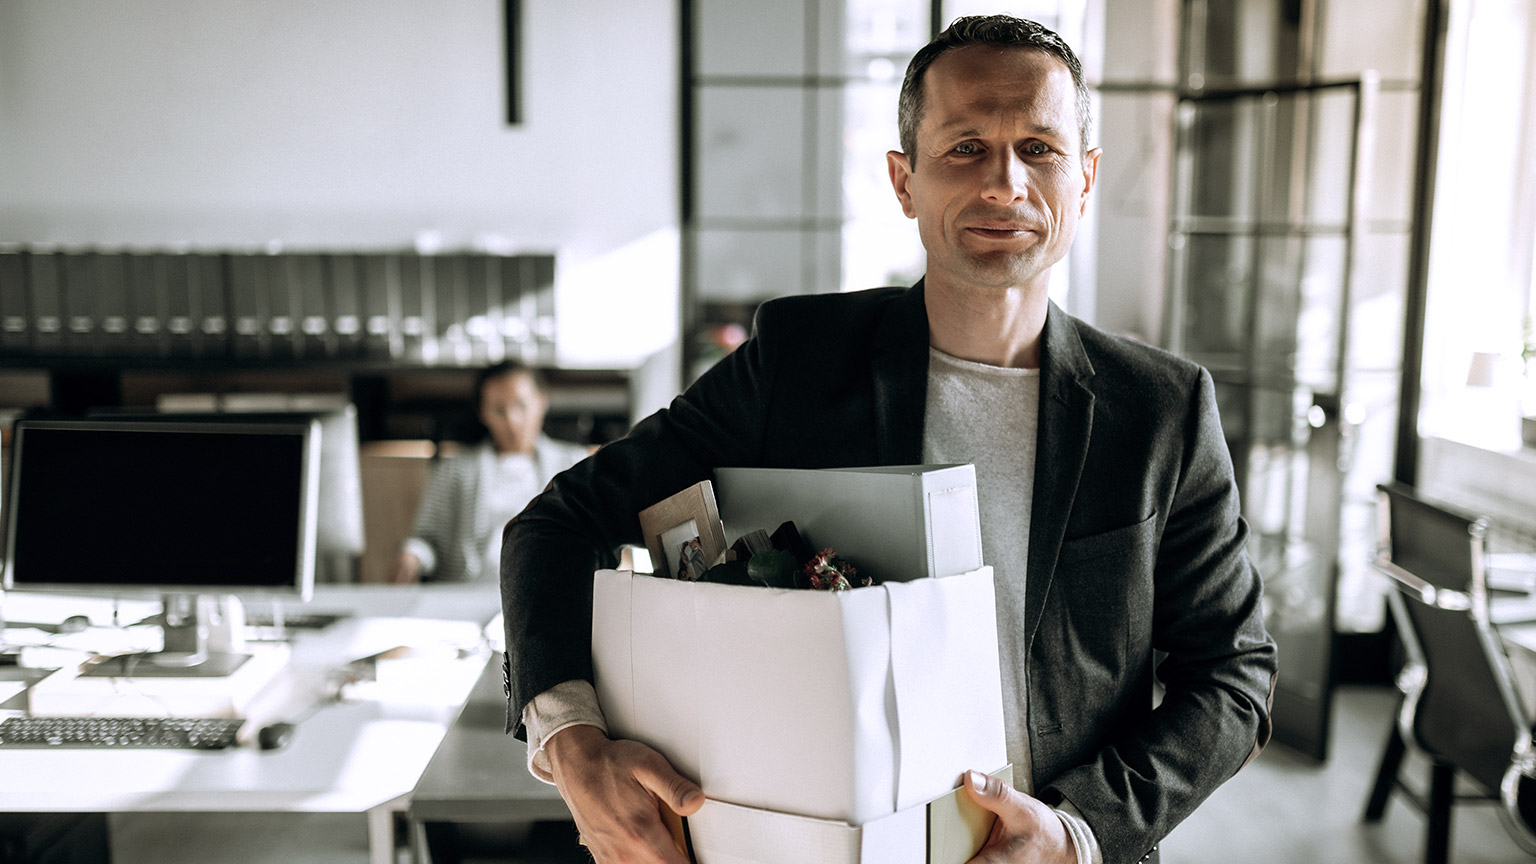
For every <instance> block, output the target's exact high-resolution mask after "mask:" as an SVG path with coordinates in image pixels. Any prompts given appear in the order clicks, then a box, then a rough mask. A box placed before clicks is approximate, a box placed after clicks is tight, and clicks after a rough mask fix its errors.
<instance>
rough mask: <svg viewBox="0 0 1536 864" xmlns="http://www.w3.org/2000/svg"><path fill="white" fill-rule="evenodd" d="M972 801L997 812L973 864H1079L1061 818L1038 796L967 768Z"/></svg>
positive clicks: (966, 789)
mask: <svg viewBox="0 0 1536 864" xmlns="http://www.w3.org/2000/svg"><path fill="white" fill-rule="evenodd" d="M965 791H966V793H967V794H968V795H970V796H971V800H972V801H975V802H976V803H977V804H980V805H981V806H982V807H985V808H987V809H988V810H991V811H992V812H993V813H996V814H997V821H996V822H993V823H992V833H991V834H989V835H987V843H986V845H985V846H982V847H981V851H980V852H977V853H976V857H975V858H972V859H971V860H970V862H969V864H1077V850H1076V847H1074V846H1073V845H1072V838H1071V837H1069V836H1068V835H1067V828H1066V826H1065V825H1062V824H1061V817H1060V816H1057V815H1056V811H1054V810H1052V809H1051V808H1049V807H1047V806H1046V805H1045V804H1044V803H1043V802H1042V801H1040V800H1039V799H1038V798H1033V797H1031V796H1029V795H1025V794H1024V793H1023V792H1020V791H1018V790H1017V789H1014V788H1013V787H1012V786H1009V785H1008V784H1007V783H1004V782H1003V781H1001V780H999V779H997V778H996V777H992V776H990V775H988V774H984V773H982V772H980V771H967V772H966V777H965Z"/></svg>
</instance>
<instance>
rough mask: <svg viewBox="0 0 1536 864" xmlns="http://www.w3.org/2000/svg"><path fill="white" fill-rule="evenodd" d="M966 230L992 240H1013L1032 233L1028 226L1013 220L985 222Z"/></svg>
mask: <svg viewBox="0 0 1536 864" xmlns="http://www.w3.org/2000/svg"><path fill="white" fill-rule="evenodd" d="M966 230H967V231H969V232H971V233H972V234H975V235H977V236H979V237H985V238H987V239H990V240H1012V239H1014V238H1017V237H1023V236H1024V235H1026V234H1028V233H1030V228H1029V227H1028V226H1026V225H1020V224H1017V223H1011V222H984V223H980V224H977V225H971V226H969V227H967V228H966Z"/></svg>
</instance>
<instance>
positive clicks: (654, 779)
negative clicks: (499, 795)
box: [544, 726, 704, 864]
mask: <svg viewBox="0 0 1536 864" xmlns="http://www.w3.org/2000/svg"><path fill="white" fill-rule="evenodd" d="M544 750H545V752H546V753H548V754H549V766H550V771H551V773H553V774H554V775H555V785H556V786H558V787H559V788H560V797H562V798H564V799H565V803H566V806H568V807H570V808H571V815H572V816H574V817H575V818H576V829H577V830H578V831H580V832H581V839H582V842H583V843H585V844H586V847H587V850H588V851H590V852H591V853H592V857H593V858H595V859H596V860H597V862H598V864H630V862H635V864H687V860H688V859H687V858H686V857H685V856H684V855H683V854H682V853H681V852H678V851H677V847H676V846H674V845H673V843H672V835H671V834H670V833H669V832H668V831H667V828H666V826H664V825H663V824H662V822H661V811H660V810H659V809H658V807H659V806H660V805H663V804H664V805H666V806H667V807H670V808H671V809H672V810H673V812H676V813H678V814H680V815H683V816H689V815H692V814H693V813H695V812H697V811H698V809H699V808H700V807H702V806H704V790H702V789H700V788H699V787H698V784H696V783H694V782H693V781H691V780H689V779H688V778H686V777H684V776H683V775H681V774H679V773H677V772H676V771H674V770H673V769H672V765H671V764H670V763H668V762H667V760H666V757H664V756H662V755H661V754H660V753H657V752H656V751H655V750H652V749H651V748H649V747H647V746H645V745H644V744H641V743H639V742H638V741H612V740H609V738H608V736H607V735H604V734H603V731H602V730H601V729H599V728H597V727H596V726H569V727H567V728H565V729H562V730H560V731H559V732H556V733H555V734H554V735H551V736H550V738H549V740H548V741H546V742H545V743H544Z"/></svg>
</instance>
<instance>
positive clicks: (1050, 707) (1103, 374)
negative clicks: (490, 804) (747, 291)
mask: <svg viewBox="0 0 1536 864" xmlns="http://www.w3.org/2000/svg"><path fill="white" fill-rule="evenodd" d="M1042 355H1043V356H1042V363H1041V367H1042V368H1041V388H1040V413H1039V433H1038V434H1039V437H1038V440H1037V445H1036V447H1037V449H1036V463H1035V485H1034V499H1033V506H1032V509H1031V513H1030V514H1029V517H1030V518H1029V567H1028V573H1027V574H1026V586H1025V597H1026V599H1025V610H1024V614H1025V620H1026V628H1027V629H1026V640H1027V643H1028V645H1029V649H1028V650H1029V657H1028V659H1027V663H1028V667H1027V668H1028V677H1029V705H1028V728H1029V736H1030V750H1031V758H1032V761H1033V766H1032V767H1033V779H1034V781H1035V789H1036V790H1037V794H1038V795H1039V796H1040V797H1041V798H1042V799H1044V800H1046V801H1047V803H1052V804H1056V803H1059V802H1060V801H1061V800H1062V799H1063V798H1065V799H1067V800H1070V801H1071V802H1072V804H1073V805H1074V806H1076V807H1077V808H1078V810H1079V811H1081V812H1082V814H1083V816H1084V818H1085V819H1087V821H1088V823H1089V824H1090V825H1091V826H1092V827H1093V830H1094V833H1095V835H1096V836H1097V838H1098V840H1099V843H1100V845H1101V847H1102V849H1103V852H1104V860H1105V862H1106V864H1118V862H1132V861H1137V860H1140V859H1142V858H1143V857H1144V856H1145V855H1146V854H1147V853H1148V851H1149V850H1151V849H1152V848H1153V847H1154V846H1155V844H1156V843H1157V842H1158V841H1159V840H1160V839H1161V838H1162V837H1163V836H1164V835H1166V834H1167V833H1168V831H1170V830H1171V829H1172V828H1173V827H1174V826H1175V825H1176V824H1178V822H1179V821H1180V820H1182V819H1183V818H1184V817H1185V816H1186V815H1188V814H1189V813H1190V811H1192V810H1193V809H1194V807H1195V806H1196V805H1197V804H1198V803H1199V802H1200V801H1202V800H1203V799H1204V798H1205V797H1206V796H1207V795H1208V794H1210V792H1211V791H1212V790H1214V789H1215V788H1216V787H1217V786H1218V785H1219V784H1221V783H1222V782H1224V781H1225V780H1226V779H1227V778H1229V777H1230V776H1232V774H1233V773H1234V772H1236V771H1237V769H1238V768H1239V767H1241V766H1242V765H1243V764H1244V761H1245V760H1246V759H1247V758H1249V756H1250V755H1251V754H1252V753H1254V752H1256V747H1258V746H1262V744H1263V743H1264V742H1265V741H1267V740H1268V737H1269V712H1268V708H1267V704H1266V699H1267V695H1268V693H1269V692H1270V687H1271V684H1272V680H1273V675H1274V672H1275V648H1274V643H1273V642H1272V641H1271V640H1270V639H1269V636H1268V634H1267V633H1266V632H1265V629H1264V625H1263V620H1262V613H1261V603H1260V598H1261V586H1260V582H1259V577H1258V574H1257V572H1256V571H1255V570H1254V568H1253V565H1252V564H1251V563H1250V562H1249V559H1248V557H1247V554H1246V552H1245V543H1246V539H1247V527H1246V525H1245V523H1244V522H1243V520H1242V519H1241V517H1240V516H1239V509H1238V495H1237V488H1236V486H1235V484H1234V482H1233V476H1232V467H1231V460H1230V458H1229V456H1228V452H1227V447H1226V443H1225V441H1224V440H1223V437H1222V434H1221V427H1220V423H1219V421H1218V419H1217V415H1216V405H1215V397H1214V392H1213V389H1212V385H1211V379H1210V375H1209V374H1208V373H1207V372H1206V371H1205V370H1204V369H1202V368H1200V367H1199V366H1197V365H1195V364H1193V363H1191V362H1189V361H1187V360H1183V359H1180V358H1178V357H1175V356H1173V355H1171V354H1168V353H1166V352H1163V351H1160V350H1157V349H1155V348H1151V347H1148V346H1145V345H1142V344H1139V343H1136V342H1132V341H1130V340H1126V339H1122V338H1118V337H1114V336H1110V335H1108V334H1105V333H1103V332H1101V331H1099V330H1096V329H1094V328H1092V327H1090V326H1088V325H1086V324H1084V323H1083V322H1081V321H1078V320H1076V319H1074V318H1072V317H1071V316H1068V315H1067V314H1065V313H1064V312H1062V311H1061V310H1060V309H1059V308H1058V307H1056V306H1055V305H1054V304H1053V305H1052V306H1051V307H1050V311H1049V313H1048V315H1047V318H1046V324H1045V337H1044V350H1043V352H1042ZM927 376H928V319H927V312H926V308H925V307H924V304H923V284H922V283H921V282H919V283H918V284H917V285H916V286H914V287H912V288H910V289H900V288H882V289H876V290H873V291H864V292H857V293H852V294H828V295H816V296H804V297H787V298H783V299H779V300H773V301H770V302H768V303H765V304H763V306H762V307H761V309H760V310H759V311H758V315H757V320H756V323H755V326H754V332H753V336H752V338H751V339H749V340H748V341H747V342H746V343H745V344H743V345H742V346H741V347H740V348H738V349H737V350H736V351H735V352H734V353H732V354H731V355H730V356H729V357H727V358H726V359H725V360H723V361H721V362H720V363H719V364H718V365H717V366H715V367H714V368H713V369H711V370H710V371H709V372H708V373H706V374H705V375H704V376H703V377H701V378H700V379H699V380H698V382H697V383H695V384H694V385H693V386H692V387H690V388H689V389H688V390H687V392H685V393H683V394H682V395H681V396H679V397H678V398H677V399H676V400H674V401H673V403H672V405H671V406H670V408H668V409H667V410H663V411H660V412H657V413H656V414H654V415H652V416H651V417H649V418H647V419H645V420H644V421H642V422H641V423H640V424H638V425H637V426H636V427H635V429H634V430H633V431H632V432H631V434H630V435H629V436H628V437H627V438H625V439H623V440H621V441H618V442H615V443H613V444H610V445H608V446H606V447H604V448H602V449H601V450H599V451H598V452H597V453H596V454H595V455H594V456H592V457H591V458H589V459H587V460H586V461H584V462H582V463H581V464H579V465H577V466H576V467H575V468H572V469H571V470H569V471H567V472H565V473H563V474H561V475H559V476H558V477H556V478H555V480H554V481H553V482H552V483H551V485H550V487H549V489H547V490H546V491H545V492H544V493H543V494H542V495H541V496H540V497H538V498H536V499H535V500H534V502H533V504H531V505H530V506H529V508H528V509H527V510H526V511H524V512H523V514H522V515H520V516H519V517H518V518H517V519H515V520H513V522H512V523H511V524H510V525H509V526H508V528H507V533H506V538H505V542H504V544H503V549H502V602H503V608H504V611H505V618H506V624H507V646H508V654H509V663H508V694H509V712H510V713H509V726H510V727H516V728H517V732H518V734H519V735H521V734H523V731H524V730H522V729H521V728H520V723H519V722H518V719H519V718H520V716H521V710H522V708H523V706H524V705H525V704H526V703H527V702H528V701H529V700H531V699H532V698H533V697H534V696H536V695H537V694H539V693H541V692H543V691H544V690H546V689H548V688H549V687H552V686H554V685H555V684H558V683H560V682H562V681H566V680H570V679H575V678H585V679H587V680H591V677H592V667H591V656H590V631H591V592H592V580H591V573H592V571H593V570H594V569H596V568H599V567H603V566H612V565H613V563H614V560H615V558H614V553H613V550H614V548H615V546H616V545H617V544H619V543H625V542H632V543H639V542H640V536H641V535H640V527H639V522H638V518H637V516H636V514H637V513H638V512H639V511H640V510H641V509H643V508H644V507H646V506H648V505H650V504H652V503H655V502H656V501H659V500H661V499H662V498H665V497H666V496H668V495H671V494H672V493H674V492H677V491H679V490H681V489H683V488H685V487H687V486H689V485H691V484H693V483H695V482H698V481H699V480H702V479H706V478H709V477H710V476H711V471H712V470H713V469H714V468H716V467H719V466H739V465H750V466H768V467H796V468H824V467H839V466H857V465H901V464H915V463H918V462H920V461H921V459H922V436H923V414H924V408H925V404H926V392H927V380H928V377H927ZM1163 654H1166V657H1165V658H1164V659H1162V662H1161V663H1160V664H1155V660H1154V658H1155V657H1159V656H1162V655H1163ZM1154 667H1155V668H1154ZM1154 672H1155V673H1156V675H1155V677H1156V678H1157V679H1158V680H1160V681H1161V682H1162V683H1163V685H1164V686H1165V692H1164V695H1163V698H1162V700H1161V702H1160V703H1159V705H1158V706H1157V707H1156V708H1155V709H1154V706H1153V700H1154V695H1153V687H1154Z"/></svg>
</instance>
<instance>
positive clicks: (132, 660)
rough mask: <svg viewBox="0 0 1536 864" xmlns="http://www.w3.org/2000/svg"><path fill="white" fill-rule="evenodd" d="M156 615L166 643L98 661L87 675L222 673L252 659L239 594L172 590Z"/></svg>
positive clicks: (216, 675) (211, 675)
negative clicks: (161, 610)
mask: <svg viewBox="0 0 1536 864" xmlns="http://www.w3.org/2000/svg"><path fill="white" fill-rule="evenodd" d="M164 602H165V609H164V611H163V612H161V613H160V614H159V615H157V616H154V617H153V618H150V619H149V620H150V621H151V622H152V623H158V624H159V625H160V627H161V629H162V630H164V632H165V646H164V648H163V649H162V650H160V651H153V652H149V653H145V654H124V655H122V656H120V657H113V658H110V659H107V660H103V661H101V662H99V663H95V664H92V665H91V666H90V667H88V668H87V669H86V670H85V671H84V672H82V673H81V677H101V678H122V677H134V678H222V677H224V676H227V675H231V674H233V673H234V672H235V671H236V670H237V669H239V668H240V667H241V666H242V665H244V664H245V661H247V660H249V659H251V655H249V654H247V653H245V635H244V633H245V610H244V607H243V606H241V604H240V599H239V598H237V597H228V596H225V597H219V596H213V595H208V594H167V595H165V598H164Z"/></svg>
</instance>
